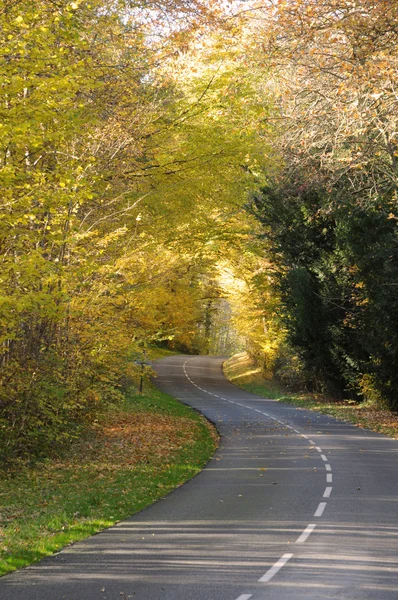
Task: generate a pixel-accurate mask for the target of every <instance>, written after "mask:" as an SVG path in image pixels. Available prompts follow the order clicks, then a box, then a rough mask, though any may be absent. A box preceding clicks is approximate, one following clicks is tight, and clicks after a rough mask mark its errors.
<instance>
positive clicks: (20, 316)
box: [0, 0, 398, 458]
mask: <svg viewBox="0 0 398 600" xmlns="http://www.w3.org/2000/svg"><path fill="white" fill-rule="evenodd" d="M397 11H398V4H397V2H396V1H395V0H394V1H388V2H387V1H384V0H381V1H379V2H377V3H374V2H371V1H370V0H362V1H360V2H359V1H350V2H349V1H346V0H340V1H338V0H328V1H326V0H286V1H284V2H278V1H269V2H265V3H258V2H251V1H249V2H225V1H220V2H218V1H217V0H213V1H210V0H209V1H203V2H201V1H199V0H198V1H195V0H193V1H184V0H180V1H173V0H170V1H168V2H151V1H149V2H140V1H138V2H131V1H128V0H125V1H123V0H113V1H112V2H110V1H106V0H91V1H89V2H88V1H87V2H86V1H79V0H76V1H72V2H55V1H51V0H38V1H37V2H35V3H32V2H28V1H27V0H18V1H15V0H5V2H4V3H3V6H2V8H1V9H0V28H1V32H2V35H1V41H0V81H1V103H0V140H1V147H0V186H1V190H2V196H1V210H0V244H1V256H0V260H1V271H0V343H1V356H0V360H1V365H2V368H1V375H0V378H1V383H0V445H1V447H2V452H3V454H4V456H5V457H9V458H10V457H13V456H17V455H29V454H31V453H38V452H39V453H40V452H46V451H47V449H48V448H50V447H53V446H54V445H56V444H58V443H62V442H63V441H65V440H69V439H70V438H71V437H73V436H76V435H78V434H79V431H80V430H81V429H83V428H84V427H85V426H87V425H88V424H90V423H91V422H92V421H93V419H95V415H96V411H98V410H99V409H100V407H101V406H103V405H106V404H107V403H112V402H117V401H118V399H119V398H120V397H121V392H122V391H123V389H124V387H125V386H126V385H130V383H131V382H133V381H134V377H135V372H136V370H137V366H136V364H135V362H134V360H133V359H134V357H135V358H136V357H141V358H142V356H143V355H144V353H145V352H147V350H148V348H150V346H151V345H153V344H158V345H159V344H161V345H168V346H169V347H172V348H175V349H177V350H180V351H185V352H196V353H200V352H203V353H206V352H214V351H222V350H223V347H222V344H221V346H220V343H219V340H220V339H221V338H220V336H221V332H224V333H223V334H222V335H223V336H224V337H223V339H224V342H225V344H226V345H227V346H228V348H227V350H228V351H230V350H231V351H232V350H233V349H234V348H235V349H237V348H239V347H242V345H243V346H245V347H247V348H248V349H249V350H250V351H251V352H253V353H254V354H256V355H257V356H261V359H262V360H264V364H265V367H266V370H267V371H269V372H272V371H275V370H277V368H278V364H281V361H282V362H283V361H289V360H292V357H294V360H295V361H296V362H297V360H298V361H299V362H300V365H301V370H302V374H303V378H304V380H305V382H306V384H307V385H308V386H312V387H313V388H314V389H315V388H316V389H322V390H328V391H329V392H330V393H333V394H334V395H335V396H336V397H341V396H344V395H347V394H351V395H352V396H353V397H355V398H363V397H366V396H367V395H373V396H375V397H378V398H381V399H383V400H384V401H387V402H388V403H389V405H390V406H391V407H392V408H396V407H397V403H396V402H397V401H396V391H395V390H396V388H397V384H398V381H397V372H398V371H397V368H396V367H397V358H396V352H397V351H396V348H397V343H398V304H397V302H396V300H395V298H396V294H395V293H394V292H395V288H396V285H397V229H396V224H397V219H398V214H397V157H398V149H397V138H396V135H397V134H396V131H397V122H396V120H397V95H396V87H395V82H396V80H397V77H396V75H397V72H396V71H397V53H396V47H397V39H396V38H397V35H398V26H397ZM224 317H225V318H224ZM224 342H223V343H224ZM225 344H224V347H225V348H226V346H225Z"/></svg>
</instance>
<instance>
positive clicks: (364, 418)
mask: <svg viewBox="0 0 398 600" xmlns="http://www.w3.org/2000/svg"><path fill="white" fill-rule="evenodd" d="M224 373H225V376H226V377H227V378H228V379H229V380H230V381H231V382H232V383H234V384H235V385H237V386H239V387H241V388H243V389H245V390H247V391H249V392H252V393H253V394H257V396H262V397H263V398H271V399H273V400H278V401H280V402H286V403H287V404H293V405H294V406H298V407H300V408H307V409H309V410H314V411H317V412H321V413H323V414H325V415H331V416H333V417H336V418H337V419H343V420H344V421H349V422H350V423H353V424H354V425H356V426H357V427H366V428H368V429H372V430H373V431H377V432H379V433H384V434H385V435H388V436H390V437H393V438H396V439H398V416H397V415H395V414H393V413H391V412H390V411H388V410H386V409H382V408H378V407H377V406H374V405H372V404H371V403H369V402H363V403H361V404H358V403H354V402H352V401H350V400H343V401H336V400H331V399H330V398H325V397H323V396H319V395H315V394H308V393H307V394H305V393H298V394H291V393H288V392H287V391H286V390H284V389H283V388H282V386H281V385H280V384H279V383H278V382H276V381H275V380H267V379H264V377H263V372H262V369H261V367H259V366H258V365H257V364H256V363H255V361H254V359H252V358H251V357H250V356H249V355H248V354H246V353H242V354H236V355H235V356H233V357H232V358H230V359H229V360H228V361H227V362H226V363H225V364H224Z"/></svg>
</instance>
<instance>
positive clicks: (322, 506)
mask: <svg viewBox="0 0 398 600" xmlns="http://www.w3.org/2000/svg"><path fill="white" fill-rule="evenodd" d="M325 508H326V502H320V503H319V506H318V508H317V509H316V511H315V514H314V517H321V516H322V515H323V511H324V510H325Z"/></svg>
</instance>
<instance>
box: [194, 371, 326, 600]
mask: <svg viewBox="0 0 398 600" xmlns="http://www.w3.org/2000/svg"><path fill="white" fill-rule="evenodd" d="M188 360H192V359H188ZM186 362H188V361H186ZM185 364H186V363H184V364H183V370H184V374H185V376H186V378H187V379H188V380H189V381H190V382H191V383H192V385H194V386H195V387H196V388H197V389H198V390H200V391H201V392H205V393H206V394H209V395H210V396H213V397H215V398H219V399H220V400H226V401H227V402H229V403H230V404H235V405H237V406H240V407H242V408H246V409H248V410H254V411H255V412H258V413H260V414H262V415H264V416H266V417H268V418H269V419H272V420H273V421H276V422H277V423H279V424H281V425H284V426H285V427H287V428H288V429H291V430H292V431H294V432H295V433H297V435H300V436H301V437H303V438H304V439H306V440H308V442H309V443H310V444H312V445H313V446H314V447H315V449H316V450H317V451H318V452H319V453H320V454H321V459H322V460H323V461H324V463H325V469H326V471H328V473H327V474H326V481H327V483H332V480H333V478H332V474H331V470H332V468H331V466H330V464H329V463H328V462H327V460H328V459H327V458H326V456H325V454H323V451H322V448H320V447H319V446H315V442H314V441H313V440H312V439H311V438H309V437H308V436H307V435H305V433H301V432H300V431H299V430H298V429H294V427H292V426H291V425H288V424H287V423H284V422H283V421H280V420H279V419H276V418H275V417H272V416H271V415H269V414H268V413H266V412H263V411H261V410H259V409H257V408H253V407H251V406H245V405H244V404H241V403H240V402H235V401H233V400H229V399H228V398H224V397H223V396H218V395H217V394H213V393H212V392H208V391H207V390H205V389H203V388H201V387H199V386H198V385H197V384H196V383H194V382H193V381H192V379H191V378H190V377H189V375H188V373H187V370H186V367H185ZM331 492H332V487H326V488H325V491H324V493H323V497H324V498H329V497H330V494H331ZM326 504H327V503H326V502H320V503H319V505H318V508H317V509H316V511H315V513H314V517H321V516H322V515H323V512H324V510H325V508H326ZM315 528H316V525H315V524H314V523H311V524H309V525H307V527H306V528H305V529H304V531H303V532H302V534H301V535H300V536H299V537H298V538H297V540H296V542H295V543H296V544H303V543H304V542H305V541H306V540H307V539H308V537H309V536H310V535H311V533H312V532H313V531H314V529H315ZM292 556H294V555H293V554H284V555H283V556H282V557H281V558H280V559H279V560H278V561H277V562H276V563H275V564H274V565H273V566H272V567H271V568H270V569H269V570H268V571H267V572H266V573H265V574H264V575H263V576H262V577H261V578H260V579H259V580H258V581H259V582H261V583H267V582H268V581H271V579H272V578H273V577H274V575H276V573H277V572H278V571H279V570H280V569H281V568H282V567H284V566H285V565H286V563H287V562H288V561H289V560H290V559H291V558H292ZM252 596H253V594H241V595H240V596H239V597H238V598H237V599H236V600H249V599H250V598H252Z"/></svg>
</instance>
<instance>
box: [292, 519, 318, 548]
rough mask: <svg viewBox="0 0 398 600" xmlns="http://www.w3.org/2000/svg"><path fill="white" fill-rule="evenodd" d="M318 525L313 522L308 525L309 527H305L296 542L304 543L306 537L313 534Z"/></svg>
mask: <svg viewBox="0 0 398 600" xmlns="http://www.w3.org/2000/svg"><path fill="white" fill-rule="evenodd" d="M315 527H316V525H314V524H311V525H307V527H306V528H305V529H304V531H303V533H302V534H301V535H300V537H299V538H297V540H296V544H303V543H304V542H305V541H306V539H307V538H308V537H309V536H310V535H311V533H312V532H313V531H314V529H315Z"/></svg>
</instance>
